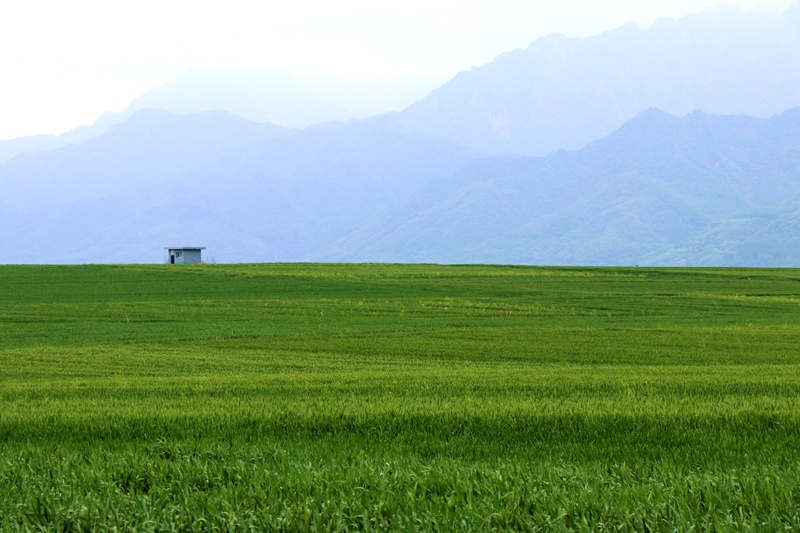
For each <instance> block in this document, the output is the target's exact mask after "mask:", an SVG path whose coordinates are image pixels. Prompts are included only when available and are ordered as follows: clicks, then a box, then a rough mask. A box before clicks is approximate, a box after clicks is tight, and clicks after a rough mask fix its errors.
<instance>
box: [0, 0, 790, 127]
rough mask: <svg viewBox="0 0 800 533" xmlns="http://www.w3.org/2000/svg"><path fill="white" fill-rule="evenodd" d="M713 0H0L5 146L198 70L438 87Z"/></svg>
mask: <svg viewBox="0 0 800 533" xmlns="http://www.w3.org/2000/svg"><path fill="white" fill-rule="evenodd" d="M716 1H717V0H547V1H543V0H403V1H397V0H391V1H389V0H384V1H381V0H336V1H331V0H284V1H280V2H279V1H277V0H273V1H263V0H262V1H251V0H219V1H208V0H136V1H129V0H69V1H65V0H3V3H2V6H1V7H0V50H2V52H0V72H2V77H1V78H0V79H1V80H2V82H0V140H2V139H10V138H15V137H20V136H24V135H32V134H36V133H56V134H57V133H62V132H64V131H68V130H70V129H72V128H74V127H76V126H79V125H80V124H91V123H93V122H94V121H95V120H96V119H97V118H98V117H99V116H100V115H101V114H102V113H103V112H105V111H121V110H122V109H124V108H125V107H126V106H127V104H128V103H129V102H130V101H131V100H132V99H133V98H135V97H136V96H139V95H140V94H141V93H143V92H145V91H146V90H148V89H151V88H153V87H156V86H158V85H161V84H162V83H164V82H166V81H167V80H169V79H170V78H171V77H173V76H175V75H176V74H178V73H180V72H182V71H185V70H187V69H191V68H197V67H205V68H214V67H260V66H265V67H269V66H280V67H286V68H290V69H292V70H295V71H297V72H298V73H304V74H308V73H320V74H326V75H331V74H333V75H336V76H339V77H342V78H346V79H357V80H376V79H382V80H386V79H389V80H395V79H397V80H400V79H413V80H424V81H426V82H428V83H429V85H430V87H429V88H430V89H433V88H435V87H436V86H438V85H440V84H442V83H444V82H445V81H447V80H448V79H450V78H451V77H452V76H453V75H455V74H456V73H457V72H459V71H461V70H468V69H470V68H471V67H473V66H476V65H483V64H486V63H488V62H489V61H491V60H492V59H494V58H495V57H496V56H498V55H499V54H501V53H503V52H507V51H510V50H514V49H516V48H524V47H527V46H528V45H529V44H530V43H531V42H532V41H534V40H535V39H537V38H539V37H542V36H544V35H547V34H550V33H555V32H559V33H565V34H566V35H567V36H569V37H586V36H590V35H595V34H597V33H601V32H603V31H606V30H610V29H614V28H616V27H619V26H621V25H622V24H624V23H626V22H630V21H635V22H638V23H639V24H640V25H641V26H642V27H645V28H646V27H648V26H649V25H651V24H652V23H653V22H654V21H655V20H657V19H658V18H661V17H670V18H679V17H681V16H683V15H685V14H687V13H692V12H698V11H701V10H703V9H705V8H707V7H708V6H710V5H712V4H714V3H716ZM731 1H732V3H738V4H741V5H742V6H743V7H744V8H745V9H750V8H752V7H753V6H754V5H755V4H758V3H769V4H775V5H780V6H784V5H787V4H790V3H791V1H790V0H788V1H787V0H773V1H768V2H760V1H759V0H738V1H737V0H731Z"/></svg>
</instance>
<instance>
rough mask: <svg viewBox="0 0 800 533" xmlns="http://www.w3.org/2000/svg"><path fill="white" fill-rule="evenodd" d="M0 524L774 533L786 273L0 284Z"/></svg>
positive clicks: (796, 313) (799, 389) (487, 270)
mask: <svg viewBox="0 0 800 533" xmlns="http://www.w3.org/2000/svg"><path fill="white" fill-rule="evenodd" d="M0 288H1V289H2V290H0V402H1V403H0V494H2V497H1V498H0V529H2V530H9V531H14V530H39V529H43V530H54V531H79V530H93V531H102V530H106V529H107V530H114V529H116V530H144V531H164V530H182V531H193V530H196V531H214V530H229V531H246V530H247V531H249V530H251V529H255V530H268V531H269V530H289V531H294V530H319V531H323V530H354V529H365V530H420V529H421V530H439V531H451V530H469V529H472V530H490V529H493V528H494V529H500V530H507V529H522V530H537V529H540V530H554V529H555V530H583V529H587V530H588V529H596V530H599V529H612V528H616V527H620V528H621V529H623V530H636V531H642V530H672V529H674V528H678V529H689V528H691V527H692V526H694V527H696V528H698V529H719V530H727V529H739V530H753V531H756V530H758V531H763V530H783V529H789V530H791V529H795V530H796V529H798V528H800V356H798V347H800V272H799V271H797V270H736V269H701V270H692V269H580V268H529V267H525V268H522V267H501V266H498V267H488V266H487V267H484V266H463V267H462V266H452V267H444V266H429V265H405V266H387V265H237V266H223V265H206V266H196V267H194V266H192V267H189V266H186V267H174V266H166V265H158V266H70V267H35V266H20V267H17V266H2V267H0Z"/></svg>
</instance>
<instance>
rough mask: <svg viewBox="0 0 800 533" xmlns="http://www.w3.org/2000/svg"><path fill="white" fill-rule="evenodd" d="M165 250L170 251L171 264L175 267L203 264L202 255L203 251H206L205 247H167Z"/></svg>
mask: <svg viewBox="0 0 800 533" xmlns="http://www.w3.org/2000/svg"><path fill="white" fill-rule="evenodd" d="M164 249H165V250H168V251H169V262H170V263H171V264H173V265H191V264H195V263H202V262H203V259H202V258H201V257H200V255H201V253H202V250H205V247H204V246H183V247H181V248H177V247H176V248H170V247H166V248H164Z"/></svg>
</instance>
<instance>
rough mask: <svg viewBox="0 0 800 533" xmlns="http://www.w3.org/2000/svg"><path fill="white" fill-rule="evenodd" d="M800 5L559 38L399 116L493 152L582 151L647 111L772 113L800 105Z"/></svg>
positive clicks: (733, 10) (727, 8)
mask: <svg viewBox="0 0 800 533" xmlns="http://www.w3.org/2000/svg"><path fill="white" fill-rule="evenodd" d="M799 28H800V4H798V3H796V4H794V5H793V6H792V7H790V8H788V9H786V10H783V11H779V10H777V9H774V8H759V9H753V10H751V11H749V12H746V13H745V12H743V11H742V10H741V8H740V7H738V6H735V5H728V4H718V5H716V6H714V7H712V8H710V9H708V10H707V11H704V12H702V13H700V14H693V15H688V16H686V17H684V18H682V19H679V20H670V19H662V20H659V21H657V22H656V23H655V24H654V25H653V26H652V27H650V28H649V29H646V30H644V29H640V28H639V27H638V26H636V25H635V24H628V25H625V26H623V27H621V28H619V29H617V30H614V31H609V32H606V33H603V34H600V35H597V36H595V37H590V38H580V39H574V38H567V37H565V36H564V35H560V34H556V35H550V36H548V37H544V38H542V39H538V40H536V41H534V42H533V43H532V44H531V45H530V46H529V47H528V48H527V49H524V50H515V51H512V52H508V53H506V54H503V55H501V56H500V57H498V58H497V59H495V60H494V61H492V62H491V63H489V64H487V65H484V66H482V67H476V68H473V69H472V70H470V71H468V72H462V73H460V74H458V75H457V76H455V77H454V78H453V79H452V80H451V81H449V82H448V83H446V84H444V85H443V86H441V87H440V88H438V89H436V90H434V91H433V92H432V93H430V94H429V95H428V96H427V97H425V98H423V99H422V100H420V101H419V102H417V103H415V104H413V105H411V106H410V107H409V108H407V109H406V110H404V111H403V112H401V113H399V114H398V117H397V119H398V120H399V121H400V122H402V123H403V124H405V125H407V126H409V127H410V128H413V129H416V130H419V131H422V132H425V133H428V134H431V135H436V136H442V137H445V138H448V139H451V140H453V141H455V142H458V143H460V144H464V145H465V146H470V147H472V148H474V149H476V150H479V151H482V152H486V153H495V154H518V155H546V154H549V153H552V152H553V151H555V150H558V149H570V150H575V149H578V148H581V147H582V146H585V145H586V144H588V143H589V142H591V141H593V140H597V139H600V138H602V137H604V136H606V135H608V134H610V133H611V132H613V131H615V130H616V129H617V128H619V127H620V126H621V125H622V124H624V123H625V122H626V121H628V120H630V119H631V118H633V117H634V116H636V115H637V114H638V113H640V112H642V111H644V110H646V109H648V108H651V107H653V108H658V109H661V110H664V111H666V112H668V113H671V114H674V115H678V116H682V115H685V114H687V113H690V112H692V111H695V110H701V111H704V112H706V113H710V114H744V115H753V116H760V117H768V116H771V115H773V114H775V113H780V112H781V111H784V110H785V109H789V108H791V107H795V106H798V105H800V31H798V29H799Z"/></svg>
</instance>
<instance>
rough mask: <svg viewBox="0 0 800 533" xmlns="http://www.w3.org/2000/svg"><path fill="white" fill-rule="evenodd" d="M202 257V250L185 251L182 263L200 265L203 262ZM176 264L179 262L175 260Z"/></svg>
mask: <svg viewBox="0 0 800 533" xmlns="http://www.w3.org/2000/svg"><path fill="white" fill-rule="evenodd" d="M200 256H201V251H200V250H183V261H182V263H184V264H187V265H189V264H193V263H199V262H200V261H201V259H200ZM175 262H176V263H177V262H178V261H177V259H176V260H175Z"/></svg>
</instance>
